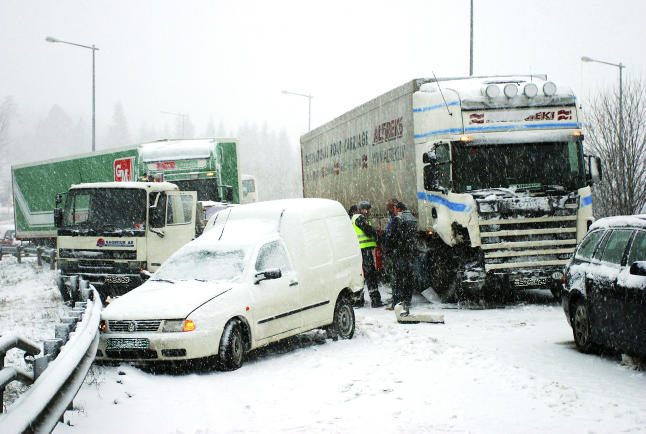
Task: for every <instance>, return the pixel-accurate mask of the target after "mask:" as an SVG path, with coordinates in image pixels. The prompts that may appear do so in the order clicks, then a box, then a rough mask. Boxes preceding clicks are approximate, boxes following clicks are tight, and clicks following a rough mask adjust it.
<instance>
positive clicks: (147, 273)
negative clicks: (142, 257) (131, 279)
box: [139, 270, 153, 281]
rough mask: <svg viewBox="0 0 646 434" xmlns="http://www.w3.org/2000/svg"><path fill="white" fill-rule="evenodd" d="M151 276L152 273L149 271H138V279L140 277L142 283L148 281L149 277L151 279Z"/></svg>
mask: <svg viewBox="0 0 646 434" xmlns="http://www.w3.org/2000/svg"><path fill="white" fill-rule="evenodd" d="M152 275H153V273H151V272H150V271H148V270H141V271H139V277H141V280H143V281H146V280H148V279H150V277H151V276H152Z"/></svg>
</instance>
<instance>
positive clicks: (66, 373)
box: [0, 287, 103, 433]
mask: <svg viewBox="0 0 646 434" xmlns="http://www.w3.org/2000/svg"><path fill="white" fill-rule="evenodd" d="M82 295H83V298H84V299H86V300H87V301H86V302H81V303H77V306H78V307H76V308H75V309H74V310H73V311H72V312H71V317H68V318H63V319H62V324H57V325H56V328H55V338H56V339H52V340H48V341H45V342H44V343H43V349H44V352H45V355H43V356H42V357H39V358H36V359H35V360H34V374H35V375H34V377H36V379H35V381H34V383H33V385H32V386H31V388H30V389H29V390H28V391H27V392H25V393H24V394H23V395H22V396H21V397H20V398H19V399H18V400H17V401H16V402H15V403H14V405H12V406H11V407H10V408H9V411H8V412H7V413H6V414H2V415H0V432H6V433H14V432H15V433H18V432H51V431H52V430H53V429H54V427H55V426H56V424H57V423H58V421H59V420H60V419H61V418H62V416H63V413H65V410H66V409H67V408H68V407H69V406H70V404H71V403H72V400H73V399H74V397H75V396H76V393H77V392H78V390H79V388H80V387H81V385H82V384H83V380H84V379H85V376H86V375H87V372H88V370H89V369H90V366H91V365H92V362H93V361H94V356H95V355H96V349H97V347H98V345H99V333H98V330H99V319H100V315H101V309H102V308H103V305H102V304H101V299H100V297H99V294H98V292H97V291H96V289H95V288H94V287H90V288H89V289H86V290H84V291H83V294H82ZM83 305H85V306H84V307H83ZM68 338H69V340H67V339H68ZM64 341H67V342H66V343H64V344H63V342H64ZM61 345H62V347H61ZM59 351H60V352H59ZM50 359H51V361H50ZM5 369H7V368H5ZM9 369H13V368H9ZM0 372H1V371H0ZM12 373H13V372H12Z"/></svg>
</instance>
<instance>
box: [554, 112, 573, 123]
mask: <svg viewBox="0 0 646 434" xmlns="http://www.w3.org/2000/svg"><path fill="white" fill-rule="evenodd" d="M557 114H558V117H557V120H559V121H569V120H572V110H559V111H558V113H557Z"/></svg>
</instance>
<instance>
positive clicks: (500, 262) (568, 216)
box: [478, 200, 578, 272]
mask: <svg viewBox="0 0 646 434" xmlns="http://www.w3.org/2000/svg"><path fill="white" fill-rule="evenodd" d="M569 202H571V200H568V201H567V202H566V203H565V206H562V207H559V208H557V209H555V210H554V211H553V212H552V213H551V215H544V216H542V217H538V216H536V213H523V211H522V210H519V211H517V212H514V213H513V215H512V216H510V217H509V218H505V217H504V216H501V215H500V214H497V215H492V214H490V215H486V214H481V218H480V219H479V220H478V223H479V226H480V239H481V243H482V246H481V248H482V250H483V251H484V258H485V271H487V272H488V271H493V270H500V271H514V270H518V269H520V268H532V267H555V268H558V267H562V266H563V265H565V264H566V263H567V261H568V259H569V258H570V256H571V255H572V253H573V252H574V250H575V248H576V244H577V238H576V231H577V227H576V226H577V214H576V212H577V208H578V207H577V206H576V202H575V203H574V204H570V203H569ZM572 205H574V206H572ZM525 214H526V215H525ZM487 217H488V218H487Z"/></svg>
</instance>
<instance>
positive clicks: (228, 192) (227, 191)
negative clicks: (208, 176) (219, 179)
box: [224, 185, 233, 202]
mask: <svg viewBox="0 0 646 434" xmlns="http://www.w3.org/2000/svg"><path fill="white" fill-rule="evenodd" d="M224 200H226V201H227V202H233V187H231V186H230V185H225V186H224Z"/></svg>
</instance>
